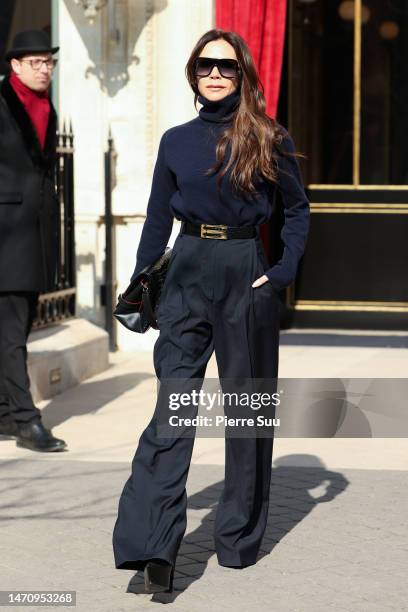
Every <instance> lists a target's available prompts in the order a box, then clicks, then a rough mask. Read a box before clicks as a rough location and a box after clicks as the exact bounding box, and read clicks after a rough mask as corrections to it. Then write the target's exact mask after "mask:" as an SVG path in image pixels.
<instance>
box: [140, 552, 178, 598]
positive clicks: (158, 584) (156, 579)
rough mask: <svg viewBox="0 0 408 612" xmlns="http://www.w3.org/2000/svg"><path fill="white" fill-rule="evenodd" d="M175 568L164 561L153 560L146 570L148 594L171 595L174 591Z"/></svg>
mask: <svg viewBox="0 0 408 612" xmlns="http://www.w3.org/2000/svg"><path fill="white" fill-rule="evenodd" d="M173 577H174V566H173V565H172V564H171V563H168V562H167V561H164V560H163V559H151V560H150V561H148V562H147V563H146V566H145V569H144V579H145V591H146V593H160V592H165V593H171V592H172V591H173Z"/></svg>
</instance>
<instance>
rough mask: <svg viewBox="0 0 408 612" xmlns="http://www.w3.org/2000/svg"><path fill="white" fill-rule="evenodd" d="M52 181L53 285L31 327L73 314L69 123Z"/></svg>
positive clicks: (60, 142) (60, 141)
mask: <svg viewBox="0 0 408 612" xmlns="http://www.w3.org/2000/svg"><path fill="white" fill-rule="evenodd" d="M57 135H58V148H57V164H56V166H55V172H56V176H55V181H56V187H57V194H58V214H59V223H58V265H57V272H56V278H55V288H54V290H53V291H52V292H50V293H44V294H41V295H40V299H39V304H38V310H37V316H36V319H35V320H34V323H33V328H34V329H39V328H43V327H47V326H49V325H54V324H56V323H60V322H62V321H65V320H67V319H71V318H73V317H74V316H75V305H76V287H75V285H76V271H75V220H74V214H75V206H74V135H73V132H72V125H71V124H70V125H69V126H68V127H66V126H65V124H64V125H63V128H62V130H60V131H59V132H58V134H57Z"/></svg>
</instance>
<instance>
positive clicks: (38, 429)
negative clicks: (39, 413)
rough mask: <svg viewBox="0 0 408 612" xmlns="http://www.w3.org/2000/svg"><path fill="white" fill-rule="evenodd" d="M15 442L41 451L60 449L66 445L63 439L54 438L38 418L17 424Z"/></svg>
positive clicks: (63, 448)
mask: <svg viewBox="0 0 408 612" xmlns="http://www.w3.org/2000/svg"><path fill="white" fill-rule="evenodd" d="M16 444H17V446H21V447H23V448H29V449H30V450H33V451H39V452H43V453H46V452H53V451H62V450H65V448H66V447H67V445H66V443H65V442H64V440H60V439H59V438H55V437H54V436H53V435H52V433H51V431H50V430H49V429H46V428H45V427H44V425H43V423H42V421H41V420H39V419H35V420H34V421H29V422H28V423H24V424H22V423H19V424H18V434H17V442H16Z"/></svg>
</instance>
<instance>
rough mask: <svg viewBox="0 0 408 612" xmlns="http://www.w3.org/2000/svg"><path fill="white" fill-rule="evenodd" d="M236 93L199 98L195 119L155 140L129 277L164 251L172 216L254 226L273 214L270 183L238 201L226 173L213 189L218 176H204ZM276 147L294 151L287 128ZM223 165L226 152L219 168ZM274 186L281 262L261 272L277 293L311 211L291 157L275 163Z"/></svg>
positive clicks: (300, 247) (297, 254)
mask: <svg viewBox="0 0 408 612" xmlns="http://www.w3.org/2000/svg"><path fill="white" fill-rule="evenodd" d="M239 98H240V91H239V90H235V91H234V92H232V93H231V94H229V95H227V96H225V97H224V98H222V99H221V100H217V101H213V100H207V98H204V97H203V96H199V97H198V101H199V102H200V104H203V106H202V108H200V110H199V115H198V117H196V118H195V119H192V120H191V121H188V122H187V123H183V124H181V125H177V126H175V127H172V128H169V129H168V130H166V131H165V132H164V134H163V136H162V138H161V140H160V144H159V150H158V155H157V161H156V165H155V168H154V174H153V182H152V188H151V193H150V197H149V201H148V205H147V216H146V221H145V223H144V226H143V230H142V235H141V239H140V243H139V247H138V250H137V259H136V267H135V270H134V272H133V275H132V278H135V276H136V275H137V274H138V273H139V272H140V271H141V270H142V269H143V268H144V267H145V266H147V265H149V264H152V263H153V262H155V261H156V260H157V259H158V258H159V257H160V255H161V254H162V253H163V251H164V249H165V247H166V246H167V242H168V240H169V237H170V234H171V231H172V227H173V220H174V217H176V218H177V219H180V220H186V221H191V222H192V223H196V224H200V223H212V224H217V223H222V224H224V225H234V226H242V225H259V224H262V223H265V222H267V221H268V220H269V219H270V216H271V213H272V202H273V196H274V190H275V189H276V188H277V187H276V185H275V184H274V183H271V182H268V181H264V182H263V183H262V188H260V187H259V185H257V188H258V189H260V193H259V195H257V196H255V197H253V196H252V198H251V199H248V198H243V197H238V196H237V195H236V194H235V193H234V192H233V191H232V189H231V187H230V185H229V181H228V177H229V173H230V170H231V169H230V170H229V171H228V172H227V174H226V175H225V176H224V178H223V180H222V181H221V185H220V190H219V191H218V189H217V184H216V179H217V175H215V174H212V175H211V176H208V175H207V176H205V174H204V172H205V171H206V170H208V168H210V167H212V166H213V165H214V164H215V162H216V157H215V147H216V143H217V140H218V138H219V136H220V134H221V132H222V130H223V129H224V128H225V124H226V123H227V122H229V121H230V120H231V118H232V116H233V113H234V110H235V107H236V105H237V104H238V103H239ZM281 127H282V129H283V132H284V134H285V137H284V139H283V141H282V144H281V145H280V149H281V150H282V149H283V151H290V152H293V151H294V150H295V146H294V143H293V140H292V138H291V136H290V135H289V133H288V132H287V130H285V128H283V126H281ZM227 161H228V150H227V154H226V159H225V160H224V165H223V167H224V166H225V165H226V164H227ZM278 168H279V170H278V178H279V185H278V188H279V189H280V190H281V193H282V201H283V205H284V214H285V223H284V226H283V228H282V231H281V237H282V240H283V243H284V250H283V254H282V257H281V259H280V260H279V261H278V262H277V263H276V264H275V265H274V266H272V267H271V268H269V269H268V270H267V271H266V272H265V274H266V276H267V277H268V279H269V281H270V282H271V283H272V285H273V286H274V288H275V289H276V290H278V291H279V290H281V289H283V288H285V287H287V286H288V285H290V284H291V283H292V282H293V281H294V280H295V276H296V270H297V267H298V263H299V260H300V258H301V256H302V255H303V252H304V249H305V245H306V239H307V235H308V231H309V223H310V210H309V201H308V199H307V197H306V194H305V191H304V188H303V184H302V178H301V173H300V169H299V166H298V163H297V161H296V158H291V157H290V156H288V157H286V156H284V155H282V154H280V156H279V160H278Z"/></svg>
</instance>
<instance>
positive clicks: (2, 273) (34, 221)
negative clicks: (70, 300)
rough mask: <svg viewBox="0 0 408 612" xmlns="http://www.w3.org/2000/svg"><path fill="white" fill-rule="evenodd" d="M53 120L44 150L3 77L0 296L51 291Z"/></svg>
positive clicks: (53, 257)
mask: <svg viewBox="0 0 408 612" xmlns="http://www.w3.org/2000/svg"><path fill="white" fill-rule="evenodd" d="M56 128H57V118H56V113H55V109H54V107H53V106H52V104H51V110H50V115H49V122H48V130H47V135H46V140H45V147H44V150H43V149H42V148H41V145H40V141H39V139H38V136H37V132H36V130H35V128H34V126H33V124H32V122H31V119H30V117H29V115H28V113H27V112H26V110H25V108H24V105H23V104H22V103H21V102H20V99H19V98H18V96H17V94H16V93H15V92H14V89H13V88H12V86H11V85H10V83H9V78H8V77H5V78H4V79H3V81H2V83H1V85H0V291H40V292H45V291H50V290H52V289H53V288H54V281H55V270H56V261H57V222H58V199H57V196H56V192H55V158H56Z"/></svg>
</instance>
